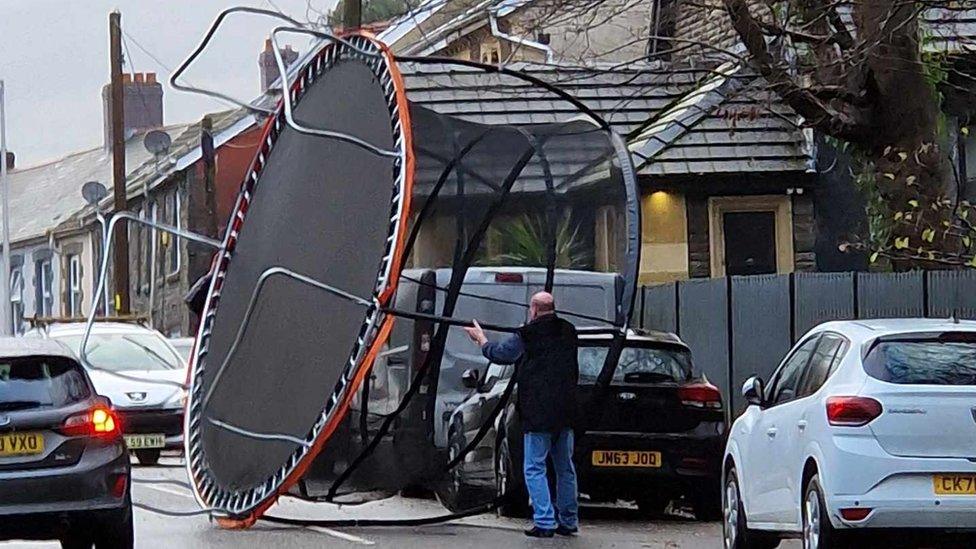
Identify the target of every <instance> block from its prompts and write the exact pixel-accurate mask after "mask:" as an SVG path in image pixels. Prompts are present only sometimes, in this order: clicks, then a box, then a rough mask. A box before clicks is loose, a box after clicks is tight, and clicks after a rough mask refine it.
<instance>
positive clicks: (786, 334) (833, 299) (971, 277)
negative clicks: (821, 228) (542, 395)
mask: <svg viewBox="0 0 976 549" xmlns="http://www.w3.org/2000/svg"><path fill="white" fill-rule="evenodd" d="M638 307H639V309H638V310H639V320H640V322H639V325H640V326H641V327H642V328H647V329H654V330H664V331H669V332H675V333H677V334H678V335H679V336H680V337H681V338H682V339H683V340H684V341H685V342H686V343H688V345H690V346H691V349H692V352H693V354H694V359H695V364H696V366H697V367H698V369H700V370H701V371H702V372H703V373H704V374H705V375H706V376H707V377H708V379H709V380H711V381H712V383H714V384H715V385H716V386H718V387H719V389H720V390H721V391H722V395H723V397H724V398H725V402H727V403H730V404H731V406H729V409H730V410H731V412H733V413H738V412H739V411H740V410H741V409H742V407H743V403H742V402H741V396H740V394H739V388H740V387H741V386H742V383H743V382H744V381H745V380H746V379H747V378H748V377H749V376H751V375H754V374H758V375H761V376H763V378H764V379H768V377H769V375H770V374H771V373H772V372H773V370H774V369H775V368H776V366H777V365H778V364H779V361H780V360H781V359H782V358H783V356H784V355H785V354H786V352H787V351H788V350H789V348H790V347H791V346H792V345H793V343H794V342H796V341H797V340H798V339H799V338H800V337H802V336H803V334H804V333H806V332H807V331H808V330H809V329H810V328H812V327H814V326H816V325H817V324H820V323H822V322H826V321H829V320H849V319H857V318H891V317H932V318H939V317H941V318H949V317H950V316H953V315H955V316H956V317H958V318H966V319H976V271H932V272H923V271H916V272H910V273H795V274H790V275H763V276H734V277H731V278H716V279H693V280H685V281H681V282H672V283H669V284H662V285H659V286H647V287H644V288H642V289H641V292H640V302H639V303H638Z"/></svg>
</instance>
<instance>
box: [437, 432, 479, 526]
mask: <svg viewBox="0 0 976 549" xmlns="http://www.w3.org/2000/svg"><path fill="white" fill-rule="evenodd" d="M464 446H465V444H464V437H463V436H462V435H461V434H460V433H458V431H457V430H456V429H452V430H451V433H450V434H449V435H448V457H447V459H448V462H451V461H454V458H456V457H457V456H458V455H460V453H461V451H462V450H464ZM436 486H437V490H436V493H437V499H439V500H440V502H441V504H442V505H443V506H444V507H447V508H448V509H449V510H450V511H451V512H452V513H457V512H459V511H465V510H468V509H471V508H472V507H474V506H475V505H476V504H477V497H476V496H477V491H476V490H474V488H473V487H471V486H470V485H468V484H466V483H465V477H464V463H463V462H462V463H459V464H458V465H456V466H455V467H454V468H452V469H451V470H450V471H448V472H447V478H445V479H442V480H441V481H438V482H437V485H436Z"/></svg>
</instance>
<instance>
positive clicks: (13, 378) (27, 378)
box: [0, 357, 91, 412]
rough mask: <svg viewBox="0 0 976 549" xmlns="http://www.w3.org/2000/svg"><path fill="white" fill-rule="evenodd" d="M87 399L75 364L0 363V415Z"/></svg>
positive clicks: (54, 360) (46, 360)
mask: <svg viewBox="0 0 976 549" xmlns="http://www.w3.org/2000/svg"><path fill="white" fill-rule="evenodd" d="M89 397H91V388H90V387H89V385H88V381H87V380H86V379H85V375H84V373H82V371H81V366H80V365H78V363H77V362H75V361H73V360H71V359H68V358H62V357H25V358H17V359H7V360H2V359H0V412H5V411H6V412H9V411H14V410H29V409H33V408H52V407H53V408H57V407H61V406H67V405H69V404H74V403H76V402H79V401H82V400H85V399H87V398H89Z"/></svg>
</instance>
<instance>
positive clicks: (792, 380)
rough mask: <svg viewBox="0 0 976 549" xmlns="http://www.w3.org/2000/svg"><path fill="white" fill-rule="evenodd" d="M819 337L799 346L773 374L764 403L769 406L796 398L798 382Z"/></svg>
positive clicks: (814, 337)
mask: <svg viewBox="0 0 976 549" xmlns="http://www.w3.org/2000/svg"><path fill="white" fill-rule="evenodd" d="M818 340H819V336H813V337H811V338H810V339H807V340H806V341H804V342H803V343H801V344H800V346H799V347H797V348H796V350H794V351H793V353H792V354H791V355H789V357H787V359H786V361H785V362H783V365H782V366H780V368H779V370H777V371H776V373H775V374H773V379H772V380H771V381H770V384H769V390H768V394H767V398H766V401H767V402H769V403H770V404H774V405H775V404H782V403H784V402H789V401H790V400H793V399H794V398H796V388H797V385H798V384H799V381H800V376H801V375H802V373H803V370H804V369H805V367H806V365H807V361H808V360H809V359H810V355H811V354H812V353H813V349H814V347H816V345H817V341H818Z"/></svg>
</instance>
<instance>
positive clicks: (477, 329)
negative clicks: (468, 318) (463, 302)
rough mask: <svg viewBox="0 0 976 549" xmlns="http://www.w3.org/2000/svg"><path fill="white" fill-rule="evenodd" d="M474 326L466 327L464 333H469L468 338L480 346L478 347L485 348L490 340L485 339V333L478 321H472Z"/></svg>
mask: <svg viewBox="0 0 976 549" xmlns="http://www.w3.org/2000/svg"><path fill="white" fill-rule="evenodd" d="M472 322H473V323H474V326H471V327H468V326H465V327H464V331H465V332H467V333H468V337H470V338H471V341H474V342H475V343H477V344H478V347H484V345H485V343H488V338H487V337H485V331H484V330H482V329H481V324H478V321H477V320H472Z"/></svg>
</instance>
